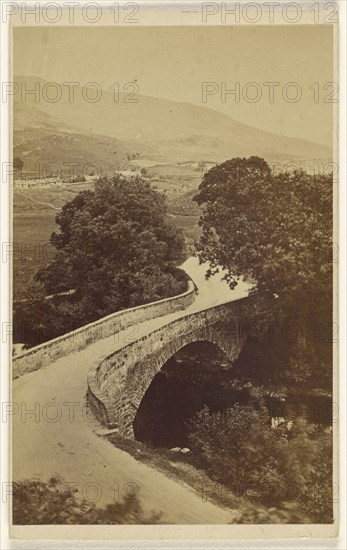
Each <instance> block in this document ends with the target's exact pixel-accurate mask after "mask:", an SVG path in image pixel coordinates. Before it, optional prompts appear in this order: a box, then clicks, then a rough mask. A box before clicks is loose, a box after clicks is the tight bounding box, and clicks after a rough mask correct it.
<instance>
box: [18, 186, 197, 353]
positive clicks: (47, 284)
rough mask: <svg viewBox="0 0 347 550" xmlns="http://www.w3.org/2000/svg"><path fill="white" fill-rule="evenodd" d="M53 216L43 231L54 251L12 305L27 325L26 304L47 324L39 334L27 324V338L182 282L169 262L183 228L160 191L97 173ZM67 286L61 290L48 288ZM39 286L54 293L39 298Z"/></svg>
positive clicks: (156, 295) (174, 290)
mask: <svg viewBox="0 0 347 550" xmlns="http://www.w3.org/2000/svg"><path fill="white" fill-rule="evenodd" d="M56 222H57V224H58V225H59V227H60V231H59V232H57V233H53V234H52V236H51V242H52V244H53V245H54V247H55V248H56V255H55V257H54V259H53V260H52V261H51V262H50V263H49V264H48V265H47V266H45V267H44V268H42V269H40V270H39V271H38V272H37V274H36V276H35V280H36V287H37V289H35V292H34V293H33V289H32V288H31V290H30V295H29V296H28V297H27V301H26V302H24V304H23V305H22V306H20V307H19V308H17V310H16V311H17V314H16V320H17V321H18V320H23V318H25V319H26V321H27V324H28V325H32V323H31V322H30V319H29V318H27V317H28V315H29V312H30V311H31V312H32V313H33V312H35V311H36V312H37V313H38V316H39V314H40V311H41V312H43V311H45V312H46V316H45V318H44V319H41V322H40V325H42V324H44V325H45V327H47V329H48V327H50V328H49V330H47V334H46V336H45V337H44V336H42V335H41V336H39V335H38V334H37V331H34V332H32V331H31V333H30V334H31V337H29V340H30V341H29V342H28V343H30V344H34V343H38V341H37V339H39V340H41V341H42V340H44V339H48V338H52V337H53V336H56V335H57V334H62V333H63V332H67V331H68V330H72V329H74V328H76V327H77V326H80V325H82V324H85V323H88V322H91V321H93V320H95V319H97V318H100V317H102V316H104V315H108V314H109V313H112V312H114V311H118V310H120V309H124V308H127V307H131V306H135V305H140V304H142V303H146V302H149V301H154V300H158V299H161V298H164V297H167V296H172V295H175V294H179V293H180V292H183V291H184V290H185V289H186V281H185V280H184V278H182V273H180V272H179V270H177V269H176V268H175V264H176V263H177V260H179V259H181V257H182V254H183V248H184V237H183V234H182V232H181V231H180V230H179V229H177V228H176V227H175V226H173V225H171V224H169V223H168V221H167V217H166V204H165V199H164V197H163V196H162V195H161V194H160V193H158V192H157V191H156V190H155V189H153V188H152V187H151V186H150V184H149V183H148V182H145V181H144V180H143V179H141V178H140V177H134V178H131V179H126V178H124V177H122V176H121V175H117V176H114V177H112V178H108V177H104V178H101V179H99V180H98V181H97V182H96V184H95V190H94V191H82V192H81V193H79V194H78V195H76V196H75V198H73V199H72V200H71V201H70V202H68V203H66V204H65V205H64V206H63V208H62V210H61V212H59V214H58V215H57V217H56ZM67 291H72V293H71V294H70V296H69V297H66V298H65V297H64V296H56V295H57V294H59V293H64V292H65V293H66V292H67ZM45 294H46V295H55V296H56V297H55V298H53V300H50V303H49V304H47V301H46V302H44V297H43V296H44V295H45ZM33 296H35V301H33V299H32V297H33ZM38 296H41V301H40V300H38ZM36 317H37V315H36ZM50 318H52V323H50V322H48V321H49V319H50ZM25 319H24V321H25ZM54 327H55V328H54ZM40 330H41V333H42V326H40Z"/></svg>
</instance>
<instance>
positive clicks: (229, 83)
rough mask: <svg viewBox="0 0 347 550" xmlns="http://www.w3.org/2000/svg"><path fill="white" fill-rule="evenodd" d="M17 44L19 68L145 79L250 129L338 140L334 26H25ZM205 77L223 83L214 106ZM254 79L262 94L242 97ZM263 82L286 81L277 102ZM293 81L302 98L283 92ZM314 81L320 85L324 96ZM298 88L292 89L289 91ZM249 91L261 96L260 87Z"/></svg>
mask: <svg viewBox="0 0 347 550" xmlns="http://www.w3.org/2000/svg"><path fill="white" fill-rule="evenodd" d="M13 45H14V50H13V55H14V57H13V60H14V61H13V63H14V66H13V69H14V74H16V75H28V76H38V77H41V78H44V79H46V80H48V81H55V82H64V81H65V82H66V81H75V82H76V81H77V82H80V83H81V84H85V83H87V82H90V81H93V82H98V83H99V84H100V85H101V86H102V87H103V88H105V89H108V88H109V87H110V86H111V85H112V84H113V83H114V82H119V83H120V86H122V85H123V83H126V82H129V81H134V80H136V81H137V83H138V85H139V89H140V92H139V93H141V94H145V95H150V96H155V97H161V98H166V99H171V100H175V101H187V102H190V103H194V104H197V105H205V106H206V107H209V108H212V109H215V110H218V111H222V112H224V113H225V114H227V115H229V116H230V117H232V118H233V119H235V120H237V121H239V122H243V123H245V124H248V125H250V126H255V127H258V128H262V129H265V130H268V131H271V132H275V133H279V134H283V135H287V136H293V137H295V136H297V137H300V138H305V139H308V140H310V141H315V142H317V143H323V144H327V145H331V139H332V104H331V103H326V102H324V101H323V100H324V99H325V98H326V97H327V96H328V95H329V92H331V91H332V88H329V87H328V88H327V89H326V90H324V88H323V87H324V86H325V85H326V84H327V83H329V82H332V81H333V80H334V76H333V31H332V26H330V25H310V26H308V25H305V26H304V25H295V26H294V25H288V26H283V25H282V26H275V25H268V26H234V27H232V26H218V27H217V26H201V25H200V26H185V27H177V26H166V27H142V26H133V27H129V26H123V27H114V26H111V27H73V26H70V27H19V28H15V29H14V36H13ZM203 82H215V83H216V84H217V90H218V91H217V93H216V94H215V95H213V96H209V97H208V98H207V102H206V103H203V102H202V86H203V84H202V83H203ZM222 82H225V85H226V87H227V88H232V87H234V86H235V83H240V90H241V96H240V101H239V102H236V101H235V99H234V97H232V96H226V98H225V99H226V101H225V102H224V103H223V102H222V101H221V99H222V98H221V93H220V89H221V85H222ZM250 82H256V83H257V84H258V85H259V86H260V90H261V93H262V97H261V98H260V99H259V101H257V102H254V103H253V102H251V101H248V100H247V97H246V99H244V98H243V97H242V89H243V88H244V86H245V85H247V84H248V83H250ZM264 82H278V83H279V86H276V88H275V89H274V102H273V103H270V102H269V88H268V87H267V86H264ZM289 82H296V83H297V87H298V88H299V89H301V91H302V97H301V99H300V100H299V101H298V102H296V103H291V102H289V101H287V100H285V99H284V98H283V96H282V90H283V88H284V87H285V86H286V84H288V83H289ZM315 83H316V84H315ZM310 86H314V87H315V90H316V94H317V90H318V89H319V90H320V97H319V101H315V100H314V92H313V90H310ZM246 90H247V88H246ZM258 90H259V88H258ZM284 91H285V89H284ZM294 92H295V90H294V88H288V94H289V96H290V97H294ZM248 93H249V98H250V99H252V98H253V97H254V93H255V89H254V88H253V89H252V88H248ZM258 93H259V92H258ZM316 100H317V96H316Z"/></svg>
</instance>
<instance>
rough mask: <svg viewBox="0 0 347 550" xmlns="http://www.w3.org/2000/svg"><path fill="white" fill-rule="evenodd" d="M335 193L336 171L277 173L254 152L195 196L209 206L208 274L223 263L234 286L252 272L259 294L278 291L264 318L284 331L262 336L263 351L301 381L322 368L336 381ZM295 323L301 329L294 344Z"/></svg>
mask: <svg viewBox="0 0 347 550" xmlns="http://www.w3.org/2000/svg"><path fill="white" fill-rule="evenodd" d="M332 193H333V183H332V175H320V176H316V177H313V176H310V175H308V174H306V173H304V172H296V173H294V174H289V173H281V174H278V175H273V174H271V170H270V167H269V166H268V165H267V163H266V162H265V161H264V160H263V159H261V158H259V157H250V158H248V159H245V158H243V159H241V158H234V159H232V160H228V161H226V162H224V163H222V164H219V165H217V166H214V167H213V168H212V169H211V170H210V171H209V172H207V173H206V174H205V175H204V177H203V180H202V183H201V185H200V187H199V192H198V194H197V195H196V197H195V200H196V201H197V202H198V204H199V205H201V206H202V208H203V213H202V216H201V220H200V225H201V226H202V231H203V234H202V237H201V241H200V254H199V256H200V259H201V260H202V261H208V262H209V263H210V270H209V273H208V274H211V273H214V272H216V271H218V269H219V266H222V267H223V268H224V269H225V270H226V275H225V278H226V279H227V281H228V282H229V285H230V287H231V288H235V286H236V285H237V283H238V281H239V279H240V278H241V277H244V278H246V279H249V280H251V281H252V282H253V283H254V287H253V290H252V292H265V293H267V296H268V297H271V296H276V297H277V299H276V300H275V302H276V304H275V307H274V308H273V311H270V312H269V313H268V315H260V316H258V317H261V318H262V321H263V325H264V324H265V327H264V326H263V329H264V330H265V329H266V328H267V329H268V328H269V323H270V322H271V323H272V324H273V326H274V327H277V329H276V330H277V334H276V335H275V338H272V340H271V341H270V340H269V335H268V330H267V332H266V334H265V335H263V338H258V341H259V342H260V344H259V345H260V346H262V349H261V352H260V353H258V348H257V349H256V351H255V355H257V356H259V355H261V354H262V353H263V352H264V351H265V358H266V357H268V358H269V355H270V354H273V355H275V356H276V358H275V357H273V358H272V359H271V361H270V362H271V366H272V374H274V375H275V376H277V371H278V370H279V371H280V373H281V374H282V375H283V377H284V378H285V377H286V376H287V375H288V376H289V377H290V376H293V380H294V379H296V380H297V381H300V382H304V381H309V380H310V379H311V382H312V383H314V379H317V378H316V377H317V374H318V373H319V376H320V377H321V376H322V378H323V379H324V383H325V384H329V383H331V364H332V355H331V352H332V334H331V333H332V328H331V322H332V282H333V277H332V271H333V259H334V258H333V242H332V239H333V236H332V228H333V223H332V220H333V209H332ZM255 322H256V323H259V318H258V319H256V321H255ZM291 324H294V325H295V326H294V330H297V329H298V333H299V334H298V338H297V340H296V341H295V342H294V345H293V340H292V338H291V337H290V336H288V335H289V334H291V335H292V334H293V330H291ZM264 330H263V332H264ZM290 331H291V332H290ZM259 334H260V333H259V332H258V335H259ZM283 335H284V336H283ZM311 358H312V360H311ZM264 362H266V359H265V360H263V363H264ZM258 368H259V371H260V370H262V368H263V366H261V365H260V364H258Z"/></svg>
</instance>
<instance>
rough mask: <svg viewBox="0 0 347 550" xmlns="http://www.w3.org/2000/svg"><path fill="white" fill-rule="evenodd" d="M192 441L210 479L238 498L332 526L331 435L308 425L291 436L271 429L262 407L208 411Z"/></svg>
mask: <svg viewBox="0 0 347 550" xmlns="http://www.w3.org/2000/svg"><path fill="white" fill-rule="evenodd" d="M188 440H189V444H190V447H191V449H192V451H193V452H194V454H195V457H196V460H197V461H198V462H199V463H200V464H199V465H200V466H201V467H203V468H204V469H205V470H206V472H207V473H208V475H209V476H210V477H211V478H212V479H213V480H215V481H217V482H219V483H221V484H223V485H225V486H227V487H229V488H230V489H232V490H233V491H235V492H237V494H238V495H239V496H243V497H245V498H246V499H247V500H248V501H250V502H252V503H255V502H256V503H260V504H263V505H264V504H265V505H268V506H269V507H270V508H271V507H272V506H281V507H283V506H285V507H287V509H290V510H292V512H291V513H292V514H293V517H294V516H295V514H296V513H300V514H301V516H302V517H303V518H306V517H307V518H309V520H308V521H312V522H317V523H329V522H331V521H332V437H331V432H330V430H329V429H321V428H316V427H315V426H308V425H307V424H306V423H305V422H303V421H302V422H297V423H296V424H295V425H294V427H293V428H292V430H291V431H288V429H287V425H286V424H284V425H283V426H282V427H279V428H277V429H272V428H271V424H270V417H269V415H268V413H267V411H266V410H265V408H264V407H263V406H262V405H261V406H260V407H259V410H256V408H254V407H252V406H240V405H235V406H233V407H232V408H230V409H227V410H225V411H223V412H216V413H210V411H209V410H208V408H207V407H205V408H203V409H202V410H201V411H200V412H199V413H198V414H197V415H196V416H195V417H194V418H193V419H192V420H191V421H190V422H189V425H188ZM294 513H295V514H294ZM293 521H294V520H293ZM295 521H296V520H295Z"/></svg>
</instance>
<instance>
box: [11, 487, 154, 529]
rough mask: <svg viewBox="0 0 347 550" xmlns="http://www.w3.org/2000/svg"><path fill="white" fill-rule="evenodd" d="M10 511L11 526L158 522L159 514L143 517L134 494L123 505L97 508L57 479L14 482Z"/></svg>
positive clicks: (129, 495) (128, 495) (121, 503)
mask: <svg viewBox="0 0 347 550" xmlns="http://www.w3.org/2000/svg"><path fill="white" fill-rule="evenodd" d="M12 508H13V524H14V525H49V524H53V525H60V524H67V525H73V524H77V525H81V524H83V525H85V524H91V525H95V524H103V525H105V524H106V525H115V524H117V525H119V524H142V525H143V524H155V523H160V514H156V513H153V512H152V513H150V514H146V513H145V512H144V511H143V509H142V506H141V504H140V502H139V500H138V497H137V495H133V494H130V493H128V494H127V495H126V496H125V498H124V500H123V501H122V502H115V503H113V504H108V505H107V506H106V507H104V508H100V507H97V506H96V505H95V504H94V503H93V502H92V501H87V500H86V499H80V498H79V497H78V495H77V494H76V489H75V491H74V490H73V489H72V487H71V486H70V487H69V485H68V484H67V483H64V482H63V481H62V480H60V479H58V478H51V479H50V480H49V481H48V483H45V482H43V481H34V480H29V481H25V482H21V483H14V485H13V501H12Z"/></svg>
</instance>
